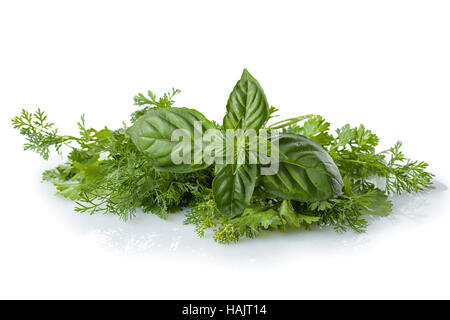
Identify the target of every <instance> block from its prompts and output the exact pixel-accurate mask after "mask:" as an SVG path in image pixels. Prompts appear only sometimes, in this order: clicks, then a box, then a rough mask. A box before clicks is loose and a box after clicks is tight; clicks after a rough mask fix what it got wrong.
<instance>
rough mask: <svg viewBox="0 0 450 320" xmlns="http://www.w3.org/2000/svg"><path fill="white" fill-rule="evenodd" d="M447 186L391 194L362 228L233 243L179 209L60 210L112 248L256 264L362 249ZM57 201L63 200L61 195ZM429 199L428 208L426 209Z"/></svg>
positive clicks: (415, 218) (427, 215) (420, 213)
mask: <svg viewBox="0 0 450 320" xmlns="http://www.w3.org/2000/svg"><path fill="white" fill-rule="evenodd" d="M446 190H447V187H446V186H445V185H444V184H442V183H439V182H436V183H435V184H434V189H432V190H429V191H426V192H422V193H418V194H406V195H401V196H393V197H392V201H393V204H394V210H393V213H392V214H391V215H390V216H389V217H385V218H372V217H369V228H368V232H367V233H363V234H355V233H353V232H347V233H344V234H338V233H335V232H334V230H333V229H332V228H313V230H311V231H303V230H302V231H299V230H289V231H286V232H284V233H282V232H265V233H263V234H262V235H261V236H260V237H258V238H256V239H245V238H243V239H242V241H240V242H239V243H237V244H231V245H219V244H217V243H215V242H213V241H212V239H211V235H208V234H206V236H205V238H203V239H199V238H198V237H197V236H196V234H195V233H194V230H193V229H194V228H193V226H190V225H188V226H185V225H183V220H184V215H183V214H182V213H179V214H172V215H170V216H169V218H168V219H167V220H162V219H160V218H159V217H157V216H155V215H152V214H142V213H138V214H137V217H136V218H134V219H132V220H130V221H127V222H123V221H121V220H119V219H118V218H117V217H115V216H105V215H96V216H88V215H83V214H78V213H74V212H70V211H69V212H64V213H62V214H61V216H63V217H64V219H65V220H67V221H66V222H67V224H70V225H71V227H72V228H73V230H74V231H75V232H76V233H78V234H80V235H81V236H84V237H88V238H91V239H92V240H94V241H97V242H99V243H101V244H102V246H103V247H105V249H106V248H108V249H111V250H119V251H122V252H125V253H130V254H144V255H147V254H155V253H162V254H164V255H167V256H175V255H176V256H177V257H189V258H191V259H195V258H199V257H202V258H203V259H207V260H221V259H225V260H227V261H230V262H240V263H242V262H244V261H246V262H249V263H255V262H259V261H262V260H264V261H265V262H266V263H269V264H270V263H271V261H272V260H273V258H274V257H276V258H282V257H283V256H284V255H285V253H287V252H289V253H292V252H296V251H299V250H307V251H309V252H311V253H313V252H320V253H324V252H325V253H327V254H330V253H333V252H334V253H335V252H338V251H339V250H342V249H345V250H362V249H364V248H365V247H366V246H367V244H368V243H370V242H371V241H372V240H373V239H376V237H377V235H379V234H380V233H382V232H385V231H386V230H387V229H389V227H391V228H393V227H398V226H401V225H402V224H407V223H411V222H413V223H421V222H422V221H423V220H424V219H432V218H433V217H432V216H433V214H438V213H439V210H437V207H436V204H437V203H439V202H440V200H442V199H444V198H445V196H446V192H445V191H446ZM61 201H64V200H63V199H61ZM431 204H433V210H429V208H430V206H431Z"/></svg>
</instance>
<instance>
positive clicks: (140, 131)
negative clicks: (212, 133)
mask: <svg viewBox="0 0 450 320" xmlns="http://www.w3.org/2000/svg"><path fill="white" fill-rule="evenodd" d="M195 121H200V122H201V124H202V131H203V132H205V130H208V129H212V128H213V125H212V123H211V122H210V121H208V120H207V119H206V118H205V117H204V116H203V115H202V114H201V113H200V112H198V111H196V110H193V109H187V108H162V109H151V110H148V111H147V112H146V113H145V114H144V115H142V116H141V117H140V118H139V119H138V120H137V121H136V123H135V124H134V125H133V126H132V127H131V128H129V129H128V131H127V133H128V134H129V135H130V137H131V139H132V141H133V142H134V144H135V145H136V147H137V148H138V149H139V151H141V152H143V153H144V154H145V155H146V156H147V157H148V159H149V161H150V163H151V164H152V166H153V167H155V168H156V169H158V170H162V171H171V172H178V173H187V172H192V171H196V170H201V169H204V168H206V167H208V164H205V163H201V164H193V163H194V122H195ZM176 129H183V130H185V132H186V134H188V135H189V137H190V142H191V163H188V164H174V163H173V161H172V158H171V153H172V151H173V150H174V148H175V147H176V146H177V145H178V144H179V141H172V133H173V132H174V131H175V130H176ZM204 148H205V144H203V149H204Z"/></svg>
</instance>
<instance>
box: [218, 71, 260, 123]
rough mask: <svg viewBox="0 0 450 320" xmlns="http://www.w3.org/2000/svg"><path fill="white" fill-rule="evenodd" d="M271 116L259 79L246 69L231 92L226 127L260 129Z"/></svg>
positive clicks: (224, 121)
mask: <svg viewBox="0 0 450 320" xmlns="http://www.w3.org/2000/svg"><path fill="white" fill-rule="evenodd" d="M268 118H269V104H268V103H267V99H266V96H265V94H264V91H263V89H262V88H261V86H260V85H259V83H258V81H257V80H256V79H255V78H253V76H252V75H251V74H250V73H249V72H248V71H247V70H246V69H244V72H243V73H242V77H241V79H240V80H239V81H238V82H237V84H236V86H235V87H234V89H233V91H232V92H231V94H230V97H229V99H228V103H227V113H226V115H225V117H224V118H223V127H224V129H238V128H239V129H243V130H247V129H254V130H258V129H260V128H261V127H262V126H264V124H265V123H266V122H267V120H268Z"/></svg>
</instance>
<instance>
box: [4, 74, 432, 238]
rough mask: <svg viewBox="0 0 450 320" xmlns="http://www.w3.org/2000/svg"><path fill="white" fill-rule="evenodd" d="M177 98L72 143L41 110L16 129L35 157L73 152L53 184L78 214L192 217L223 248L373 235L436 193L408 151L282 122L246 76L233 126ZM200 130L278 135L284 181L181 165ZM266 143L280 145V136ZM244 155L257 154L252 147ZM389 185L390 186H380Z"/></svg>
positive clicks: (348, 130) (139, 100) (358, 134)
mask: <svg viewBox="0 0 450 320" xmlns="http://www.w3.org/2000/svg"><path fill="white" fill-rule="evenodd" d="M178 93H179V91H178V90H173V91H172V92H170V93H166V94H164V95H163V96H162V97H160V98H157V97H156V96H155V95H154V94H153V93H152V92H151V91H148V93H147V95H144V94H138V95H137V96H135V97H134V102H135V105H136V106H137V107H138V110H137V111H135V112H133V113H132V114H131V119H130V122H131V125H130V126H128V125H126V124H125V123H124V126H123V128H120V129H117V130H110V129H108V128H107V127H105V128H103V129H100V130H96V129H93V128H87V127H86V124H85V119H84V116H82V117H81V120H80V121H79V122H78V127H79V135H78V136H77V137H75V136H69V135H61V134H60V133H59V130H58V129H56V128H55V125H54V124H53V123H51V122H49V121H48V119H47V115H46V114H45V113H44V112H43V111H41V110H40V109H38V110H37V111H36V112H28V111H26V110H22V113H21V114H20V115H18V116H16V117H15V118H14V119H13V120H12V124H13V126H14V128H16V129H18V130H20V133H21V134H22V135H23V136H24V137H25V138H26V143H25V144H24V149H25V150H32V151H34V152H37V153H38V154H40V155H41V156H42V157H43V158H44V159H46V160H47V159H48V157H49V152H50V149H51V148H53V149H54V150H55V151H56V152H57V153H59V154H61V153H62V151H63V149H67V148H64V147H68V148H69V150H70V151H69V153H68V156H67V161H66V162H65V163H64V164H61V165H59V166H57V167H56V168H54V169H52V170H47V171H45V172H44V173H43V175H42V178H43V180H44V181H50V182H51V183H53V184H54V186H55V187H56V190H57V194H60V195H62V196H64V197H66V198H69V199H71V200H73V201H75V203H76V207H75V210H76V211H78V212H81V213H88V214H95V213H104V214H114V215H117V216H118V217H120V218H121V219H123V220H128V219H131V218H133V217H134V216H135V215H136V212H137V211H138V210H139V209H140V210H142V211H143V212H145V213H149V212H151V213H153V214H156V215H158V216H160V217H161V218H163V219H165V218H167V216H168V214H169V213H175V212H179V211H181V210H183V209H186V211H185V212H186V213H185V215H186V219H185V224H193V225H194V226H195V231H196V233H197V234H198V236H200V237H203V236H204V235H205V234H206V233H207V232H208V231H210V232H211V233H212V236H213V238H214V240H215V241H217V242H219V243H230V242H235V241H238V240H239V239H240V238H241V237H248V238H253V237H256V236H257V235H258V234H260V233H261V232H262V231H265V230H267V231H275V230H279V231H284V230H286V229H293V228H297V229H306V230H308V229H310V228H311V226H312V225H318V226H331V227H333V228H334V229H335V230H336V231H338V232H344V231H347V230H349V229H351V230H353V231H355V232H364V231H365V229H366V227H367V220H366V219H365V217H367V216H368V215H375V216H387V215H388V214H389V213H390V212H391V211H392V203H391V201H390V200H389V194H401V193H403V192H408V193H411V192H419V191H421V190H425V189H428V188H430V187H431V185H432V179H433V174H431V173H429V172H427V171H426V169H427V167H428V164H427V163H425V162H418V161H412V160H410V159H408V158H406V157H405V156H404V154H403V153H402V151H401V150H400V149H401V146H402V144H401V142H397V143H396V144H395V145H394V146H393V147H392V148H390V149H389V150H385V151H382V152H377V151H376V150H375V148H376V146H377V145H378V142H379V139H378V137H377V136H376V135H375V134H374V133H373V132H372V131H370V130H368V129H366V128H365V127H364V126H363V125H360V126H359V127H351V126H350V125H349V124H346V125H344V126H343V127H341V128H339V129H337V130H336V131H335V132H330V123H328V122H327V121H326V120H325V119H324V118H323V117H322V116H319V115H305V116H300V117H297V118H290V119H286V120H282V121H276V122H274V121H272V118H274V117H276V116H277V115H276V113H277V111H278V110H277V109H276V108H274V107H271V106H269V104H268V103H267V100H266V96H265V94H264V91H263V90H262V88H261V86H260V84H259V83H258V81H257V80H256V79H255V78H253V77H252V76H251V75H250V74H249V73H248V71H247V70H244V72H243V74H242V77H241V79H240V80H239V81H238V82H237V84H236V86H235V88H234V89H233V91H232V93H231V94H230V97H229V100H228V103H227V106H226V114H225V117H224V119H223V124H222V125H219V124H217V123H215V122H214V121H209V120H207V119H206V118H205V117H204V116H203V115H202V114H201V113H200V112H198V111H196V110H193V109H187V108H177V107H173V105H174V100H173V99H174V96H175V95H176V94H178ZM193 121H201V124H202V126H203V129H205V130H206V129H213V128H216V129H220V130H223V131H224V130H226V129H235V130H236V129H240V130H243V131H246V130H249V129H255V130H258V129H267V130H269V132H272V133H274V132H277V133H279V134H278V135H277V138H276V139H278V141H277V142H278V144H279V147H278V148H279V152H280V159H279V170H278V172H277V173H276V174H275V175H260V174H259V172H260V171H259V169H260V167H262V166H264V165H263V164H239V165H238V164H215V165H214V164H212V165H209V164H207V163H200V164H195V165H194V164H192V165H190V164H180V165H175V164H174V163H172V162H171V160H170V153H171V151H172V150H173V148H174V146H175V145H176V142H172V141H170V137H171V134H172V132H173V130H175V129H178V128H181V129H185V130H187V131H188V132H191V133H192V131H193V127H192V123H193ZM269 122H272V124H268V123H269ZM267 139H268V145H269V146H270V145H271V144H270V143H271V139H274V138H272V137H271V136H269V137H268V138H267ZM272 142H273V141H272ZM235 147H236V148H237V149H239V148H241V149H242V150H237V151H238V152H237V153H239V151H243V152H244V153H245V152H247V153H248V150H247V149H248V145H245V144H244V145H240V146H238V145H236V146H235ZM193 156H195V155H193ZM380 180H381V181H384V183H382V185H381V186H380V185H379V184H380V183H378V185H377V184H375V182H374V181H380Z"/></svg>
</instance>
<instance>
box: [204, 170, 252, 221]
mask: <svg viewBox="0 0 450 320" xmlns="http://www.w3.org/2000/svg"><path fill="white" fill-rule="evenodd" d="M256 177H257V174H256V165H251V164H243V165H240V166H235V165H231V164H229V165H225V166H222V168H221V169H220V170H219V171H218V172H217V173H216V176H215V177H214V180H213V183H212V187H213V194H214V200H215V201H216V204H217V208H218V209H219V211H220V212H221V213H222V214H224V215H225V216H227V217H235V216H237V215H240V214H241V213H242V212H243V211H244V209H245V208H247V207H248V205H249V203H250V199H251V197H252V194H253V190H254V189H255V183H256Z"/></svg>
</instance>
